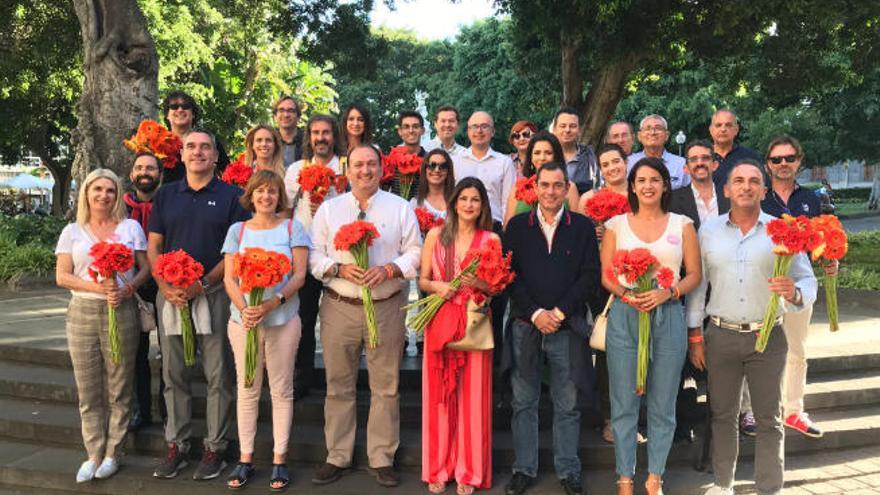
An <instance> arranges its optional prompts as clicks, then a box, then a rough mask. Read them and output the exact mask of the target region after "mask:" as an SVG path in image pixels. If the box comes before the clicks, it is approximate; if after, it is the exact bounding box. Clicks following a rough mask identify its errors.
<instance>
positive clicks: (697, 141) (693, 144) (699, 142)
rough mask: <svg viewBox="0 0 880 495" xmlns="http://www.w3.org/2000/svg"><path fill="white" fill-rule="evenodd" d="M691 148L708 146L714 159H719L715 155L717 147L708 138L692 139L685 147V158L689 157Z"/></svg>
mask: <svg viewBox="0 0 880 495" xmlns="http://www.w3.org/2000/svg"><path fill="white" fill-rule="evenodd" d="M691 148H706V149H708V150H709V151H710V152H711V153H712V159H713V160H718V157H717V156H715V151H713V150H714V149H715V148H714V147H713V146H712V142H711V141H709V140H708V139H694V140H693V141H691V142H689V143H688V144H687V145H685V147H684V156H685V159H687V156H688V153H690V151H691Z"/></svg>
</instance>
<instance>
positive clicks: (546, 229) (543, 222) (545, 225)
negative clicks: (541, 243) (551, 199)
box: [535, 205, 564, 253]
mask: <svg viewBox="0 0 880 495" xmlns="http://www.w3.org/2000/svg"><path fill="white" fill-rule="evenodd" d="M563 210H564V208H560V209H559V211H557V212H556V218H554V219H553V223H550V222H548V221H547V219H546V218H544V209H543V208H541V206H540V205H539V206H538V212H537V214H536V215H535V216H536V217H538V225H540V226H541V232H543V233H544V237H545V238H547V252H548V253H551V252H553V235H554V234H556V227H558V226H559V219H560V218H562V211H563Z"/></svg>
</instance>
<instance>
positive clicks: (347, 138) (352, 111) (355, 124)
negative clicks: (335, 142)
mask: <svg viewBox="0 0 880 495" xmlns="http://www.w3.org/2000/svg"><path fill="white" fill-rule="evenodd" d="M342 125H343V126H344V129H345V131H344V132H343V133H342V136H341V137H342V143H340V149H341V150H342V151H343V154H344V155H346V156H347V155H348V152H349V151H351V150H352V149H354V147H355V146H357V145H359V144H373V123H372V121H371V120H370V112H368V111H367V109H366V108H364V106H363V105H360V104H358V103H352V104H351V105H349V106H348V107H346V109H345V111H343V112H342Z"/></svg>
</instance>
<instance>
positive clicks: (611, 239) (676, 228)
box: [600, 158, 702, 495]
mask: <svg viewBox="0 0 880 495" xmlns="http://www.w3.org/2000/svg"><path fill="white" fill-rule="evenodd" d="M627 182H628V188H629V189H628V193H627V196H628V198H629V203H630V207H631V208H632V211H633V212H632V213H627V214H624V215H618V216H616V217H614V218H612V219H610V220H608V221H607V222H606V223H605V228H606V231H605V235H604V238H603V239H602V250H601V253H600V256H601V258H602V273H607V272H608V270H610V269H611V264H612V263H611V260H612V258H613V256H614V253H615V252H616V251H618V250H622V249H626V250H631V249H635V248H646V249H648V250H650V251H651V253H652V254H653V255H654V256H655V257H656V258H657V260H658V261H659V262H660V264H661V265H662V266H665V267H668V268H670V269H671V270H672V271H673V273H674V274H675V281H674V282H673V285H672V287H670V288H669V289H660V288H657V289H653V290H650V291H647V292H643V293H640V294H635V293H634V292H633V291H632V286H630V285H621V283H620V282H619V281H616V280H609V279H608V277H607V276H606V277H602V285H603V286H605V288H606V289H607V290H609V291H610V292H611V293H613V294H614V295H615V296H617V297H616V298H615V301H614V304H613V305H612V307H611V311H610V313H609V315H608V329H607V334H606V344H605V346H606V350H607V353H608V375H609V388H610V395H611V427H612V429H613V431H614V440H615V442H614V452H615V457H616V464H617V474H618V476H619V480H618V482H617V490H618V494H619V495H631V494H632V493H633V476H634V475H635V468H636V432H637V427H638V419H639V405H640V403H641V397H640V396H639V395H636V391H635V390H636V356H637V351H638V340H639V332H638V327H639V323H638V320H639V312H652V315H651V337H650V339H651V340H650V343H649V348H650V351H649V352H650V355H649V359H650V361H649V364H648V381H647V390H646V395H647V398H646V404H647V409H648V480H647V481H646V482H645V490H647V493H648V494H649V495H657V494H658V493H662V492H663V490H662V483H663V481H662V477H663V473H664V471H665V470H666V457H667V455H668V454H669V449H670V447H671V446H672V437H673V434H674V432H675V397H676V395H677V394H676V392H677V389H678V385H679V379H680V377H681V370H682V366H683V365H684V359H685V354H686V352H687V328H686V327H685V320H684V308H683V306H682V304H681V301H680V300H679V299H680V298H681V296H683V295H684V294H687V293H688V292H690V291H692V290H693V289H694V288H696V286H697V285H698V284H699V283H700V278H701V276H702V274H701V271H700V247H699V244H698V241H697V233H696V231H695V230H694V226H693V225H692V222H691V221H690V219H688V218H687V217H684V216H682V215H676V214H674V213H669V201H670V198H671V193H672V185H671V182H670V179H669V171H668V170H666V166H665V165H664V164H663V161H662V160H660V159H657V158H643V159H641V160H639V161H638V162H637V163H636V164H635V165H634V166H633V168H632V170H631V171H630V173H629V176H628V178H627ZM682 265H683V266H684V271H685V274H686V275H685V276H684V277H683V278H681V279H679V274H680V273H681V271H682ZM622 300H625V301H626V302H621V301H622Z"/></svg>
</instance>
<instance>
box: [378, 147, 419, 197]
mask: <svg viewBox="0 0 880 495" xmlns="http://www.w3.org/2000/svg"><path fill="white" fill-rule="evenodd" d="M382 168H383V171H386V170H387V171H391V170H394V171H395V173H396V177H397V181H398V183H399V184H400V196H401V197H402V198H404V199H409V193H410V191H411V190H412V185H413V183H414V182H415V181H416V177H417V176H418V174H419V170H421V168H422V158H421V157H420V156H419V155H417V154H415V153H407V152H406V148H405V147H404V146H396V147H394V148H391V151H389V152H388V154H387V155H384V156H383V157H382Z"/></svg>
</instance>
